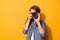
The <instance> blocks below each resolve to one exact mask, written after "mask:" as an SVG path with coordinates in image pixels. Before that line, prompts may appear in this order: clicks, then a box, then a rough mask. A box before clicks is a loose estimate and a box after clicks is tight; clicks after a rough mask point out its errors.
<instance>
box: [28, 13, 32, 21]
mask: <svg viewBox="0 0 60 40" xmlns="http://www.w3.org/2000/svg"><path fill="white" fill-rule="evenodd" d="M30 19H32V14H31V13H30V12H29V14H28V20H30Z"/></svg>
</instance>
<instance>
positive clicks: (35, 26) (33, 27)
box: [23, 5, 46, 40]
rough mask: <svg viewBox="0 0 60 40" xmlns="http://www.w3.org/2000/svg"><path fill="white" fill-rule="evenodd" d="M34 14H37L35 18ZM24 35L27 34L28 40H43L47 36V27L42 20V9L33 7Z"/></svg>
mask: <svg viewBox="0 0 60 40" xmlns="http://www.w3.org/2000/svg"><path fill="white" fill-rule="evenodd" d="M34 12H37V13H36V15H35V16H37V15H38V17H37V18H34V17H33V14H34ZM23 33H24V34H27V40H43V38H44V37H45V36H46V25H45V23H44V21H42V20H41V19H40V8H39V7H38V6H36V5H34V6H32V7H31V8H30V10H29V15H28V18H27V21H26V22H25V25H24V28H23Z"/></svg>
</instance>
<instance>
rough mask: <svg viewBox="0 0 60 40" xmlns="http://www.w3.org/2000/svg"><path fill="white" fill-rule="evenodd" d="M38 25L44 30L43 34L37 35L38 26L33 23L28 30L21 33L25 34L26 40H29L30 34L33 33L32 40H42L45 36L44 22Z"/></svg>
mask: <svg viewBox="0 0 60 40" xmlns="http://www.w3.org/2000/svg"><path fill="white" fill-rule="evenodd" d="M40 24H41V26H42V28H43V29H44V33H43V34H40V33H39V30H38V26H37V25H36V23H34V22H31V24H30V26H29V29H28V30H25V29H23V33H24V34H27V40H31V36H32V32H33V33H34V40H43V38H44V37H45V36H46V25H45V22H44V21H40Z"/></svg>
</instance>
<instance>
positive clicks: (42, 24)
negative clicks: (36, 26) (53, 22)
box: [40, 21, 46, 37]
mask: <svg viewBox="0 0 60 40" xmlns="http://www.w3.org/2000/svg"><path fill="white" fill-rule="evenodd" d="M41 26H42V28H43V29H44V33H43V34H40V35H41V37H45V36H46V24H45V22H44V21H42V22H41Z"/></svg>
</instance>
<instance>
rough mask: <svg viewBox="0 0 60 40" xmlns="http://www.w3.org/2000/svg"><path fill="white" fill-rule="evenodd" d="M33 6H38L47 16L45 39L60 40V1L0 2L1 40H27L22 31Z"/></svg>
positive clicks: (25, 0) (24, 0) (2, 0)
mask: <svg viewBox="0 0 60 40" xmlns="http://www.w3.org/2000/svg"><path fill="white" fill-rule="evenodd" d="M32 5H38V6H39V7H40V8H41V11H42V13H43V14H44V15H45V16H44V17H45V22H46V25H47V27H46V28H47V37H46V38H45V39H46V40H60V0H0V40H25V39H26V35H24V34H22V29H23V26H24V22H25V20H26V17H27V14H28V10H29V8H30V7H31V6H32Z"/></svg>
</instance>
